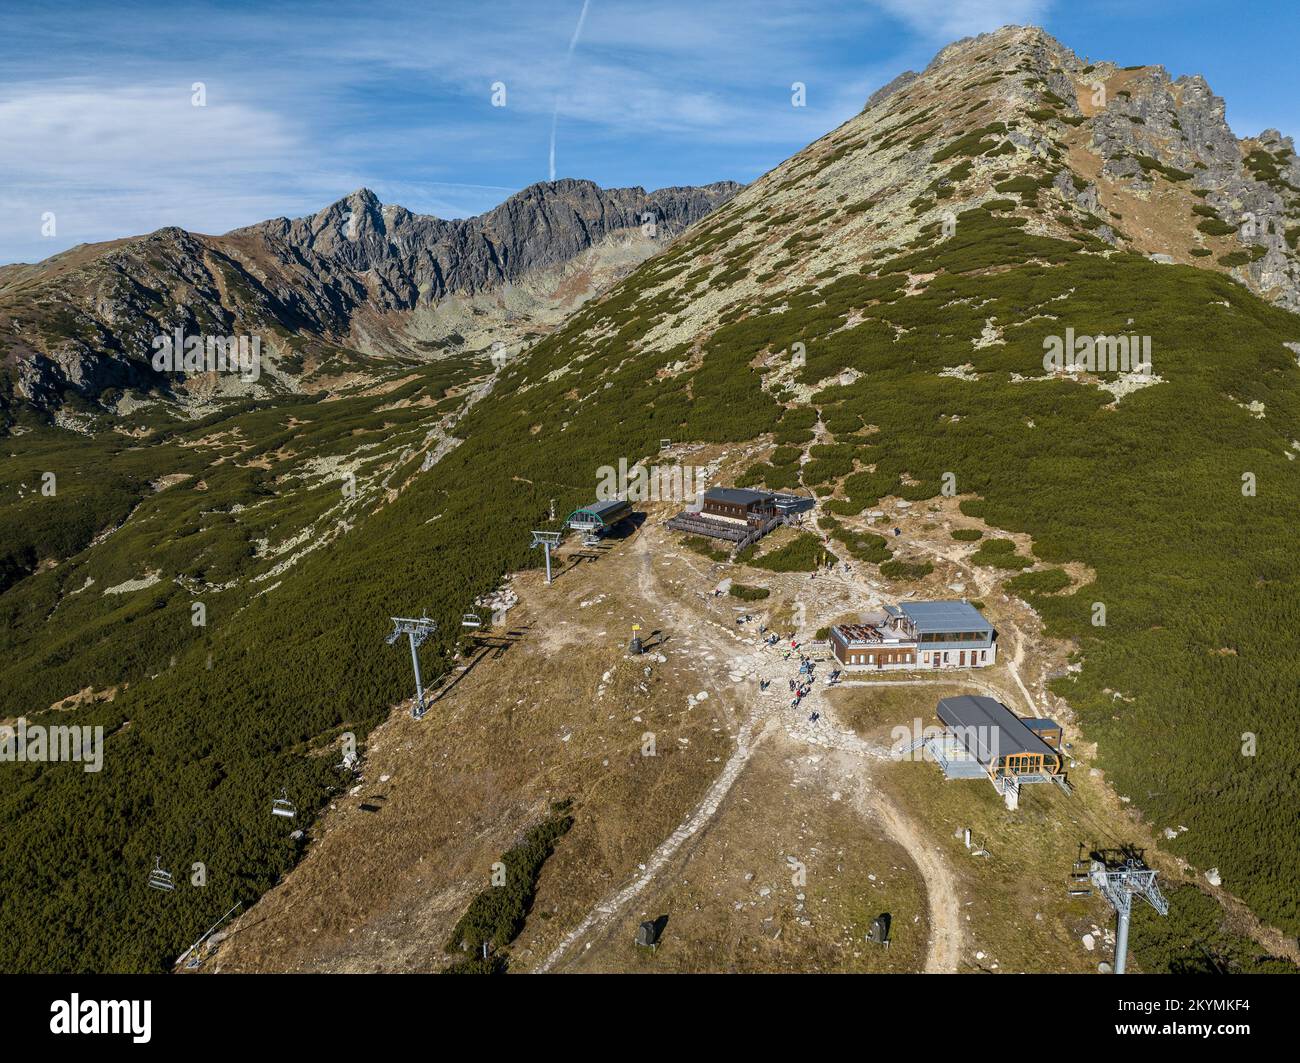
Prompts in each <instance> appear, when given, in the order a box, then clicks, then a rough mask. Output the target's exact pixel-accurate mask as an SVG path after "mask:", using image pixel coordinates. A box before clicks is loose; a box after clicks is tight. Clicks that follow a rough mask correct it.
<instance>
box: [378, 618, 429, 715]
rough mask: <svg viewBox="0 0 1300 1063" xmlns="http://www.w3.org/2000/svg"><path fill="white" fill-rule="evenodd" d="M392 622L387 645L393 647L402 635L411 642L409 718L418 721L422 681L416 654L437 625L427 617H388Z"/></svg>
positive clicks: (421, 705) (422, 710)
mask: <svg viewBox="0 0 1300 1063" xmlns="http://www.w3.org/2000/svg"><path fill="white" fill-rule="evenodd" d="M389 619H390V620H392V622H393V630H392V633H391V634H390V635H389V636H388V638H387V640H386V641H387V642H388V645H390V646H391V645H393V643H395V642H396V641H397V640H398V639H400V638H401V637H402V636H403V635H406V636H407V637H408V638H409V639H410V640H411V664H412V666H413V667H414V668H415V704H414V705H413V706H412V707H411V717H412V718H413V719H416V720H418V719H420V717H422V716H423V715H424V711H425V710H424V680H423V679H422V678H421V676H420V655H419V654H418V653H416V650H418V649H419V648H420V647H421V646H422V645H423V644H424V641H425V639H427V638H428V637H429V636H430V635H432V634H433V633H434V632H435V631H437V630H438V625H437V624H436V623H435V622H434V621H432V620H430V619H429V618H428V617H427V616H422V617H419V618H418V619H411V618H408V617H400V616H394V617H389Z"/></svg>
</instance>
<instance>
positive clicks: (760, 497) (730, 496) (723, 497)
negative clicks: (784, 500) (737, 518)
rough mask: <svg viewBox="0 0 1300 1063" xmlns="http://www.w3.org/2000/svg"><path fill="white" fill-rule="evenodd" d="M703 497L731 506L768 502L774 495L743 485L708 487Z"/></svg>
mask: <svg viewBox="0 0 1300 1063" xmlns="http://www.w3.org/2000/svg"><path fill="white" fill-rule="evenodd" d="M704 497H705V498H711V499H713V500H714V501H715V502H728V503H730V504H731V505H733V506H751V505H753V504H754V503H755V502H769V501H771V500H772V499H773V498H774V497H775V496H774V495H773V494H772V492H771V491H751V490H749V489H748V488H745V487H710V488H709V489H708V490H707V491H705V492H704Z"/></svg>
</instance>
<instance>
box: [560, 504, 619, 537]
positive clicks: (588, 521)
mask: <svg viewBox="0 0 1300 1063" xmlns="http://www.w3.org/2000/svg"><path fill="white" fill-rule="evenodd" d="M631 515H632V506H631V504H630V503H629V502H628V501H627V500H626V499H623V498H610V499H607V500H605V501H604V502H593V503H592V504H591V505H589V506H583V507H582V508H581V509H575V510H574V511H573V512H572V513H570V514H569V517H568V520H567V521H566V522H565V523H566V524H568V526H569V527H570V528H574V529H576V530H578V531H592V530H597V529H600V530H603V529H606V528H612V527H613V526H614V525H615V524H617V523H619V521H623V520H627V518H628V517H630V516H631Z"/></svg>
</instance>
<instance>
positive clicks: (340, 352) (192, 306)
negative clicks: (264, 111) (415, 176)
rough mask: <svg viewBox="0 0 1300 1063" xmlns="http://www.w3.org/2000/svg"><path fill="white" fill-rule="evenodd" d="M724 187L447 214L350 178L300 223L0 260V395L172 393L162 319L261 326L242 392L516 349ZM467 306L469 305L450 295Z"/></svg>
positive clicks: (568, 187) (561, 197) (544, 199)
mask: <svg viewBox="0 0 1300 1063" xmlns="http://www.w3.org/2000/svg"><path fill="white" fill-rule="evenodd" d="M739 187H740V186H739V185H736V184H734V183H731V182H719V183H717V184H712V185H708V186H705V187H702V188H663V189H659V190H658V191H656V192H650V193H647V192H646V191H645V190H644V189H641V188H616V189H602V188H600V187H598V186H597V185H596V184H594V183H593V182H591V181H576V180H562V181H552V182H544V183H540V184H535V185H532V186H530V187H528V188H525V189H524V190H523V191H521V192H518V193H516V194H515V195H513V196H511V197H510V198H509V199H507V200H506V201H505V202H504V203H502V204H501V205H500V206H499V207H496V208H495V209H493V210H491V211H488V212H487V213H485V214H482V215H479V216H477V217H472V218H464V219H457V220H452V221H444V220H442V219H440V218H435V217H430V216H427V215H420V214H413V213H411V212H410V211H408V210H406V209H405V208H403V207H399V206H395V205H385V204H383V203H381V202H380V200H379V197H378V196H376V195H375V193H374V192H372V191H370V190H369V189H366V188H362V189H358V190H357V191H356V192H354V193H352V194H351V195H349V196H347V197H345V198H343V199H340V200H339V201H338V202H336V203H333V204H331V205H330V206H328V207H326V208H325V209H324V210H321V211H318V212H317V213H315V214H313V215H311V216H309V217H306V218H299V219H296V220H292V221H291V220H289V219H287V218H279V219H275V220H273V221H266V222H262V223H260V224H258V225H253V226H249V227H247V228H243V229H236V230H234V231H233V232H231V233H228V234H226V235H225V236H216V237H213V236H200V235H197V234H194V233H189V232H186V231H184V230H182V229H177V228H165V229H160V230H158V231H157V232H155V233H152V234H150V235H148V236H144V237H139V238H135V239H130V240H116V241H112V242H110V243H107V244H96V245H86V246H82V247H78V248H74V249H73V250H71V251H67V252H64V253H63V254H61V255H56V256H54V257H53V258H51V259H49V260H47V261H46V262H43V263H39V264H37V265H33V266H12V267H9V268H8V269H7V270H6V271H5V272H4V273H3V274H0V350H4V351H6V355H5V359H4V362H5V366H6V370H5V376H4V381H5V382H4V383H3V390H0V402H4V403H7V404H10V405H12V404H14V403H29V404H31V405H34V406H37V407H41V408H57V407H58V406H60V405H62V403H63V402H64V401H65V399H67V398H68V397H69V396H74V397H76V398H77V399H78V401H79V402H83V403H84V402H85V401H90V402H92V403H93V402H98V401H100V399H101V397H102V396H104V393H105V392H106V391H107V392H109V395H108V396H107V401H108V405H109V406H112V404H113V403H115V402H116V401H118V399H119V398H120V397H121V396H122V395H124V394H126V393H130V392H134V393H135V396H136V398H135V399H134V400H133V401H132V402H131V404H132V405H134V404H135V402H138V401H139V400H140V399H142V398H144V397H145V396H146V395H147V394H148V393H149V392H150V391H156V392H160V393H163V394H172V395H174V396H176V397H180V398H185V397H186V395H187V391H186V389H187V388H188V387H189V386H191V385H192V384H193V383H194V382H192V381H191V382H189V383H187V382H184V381H182V382H181V383H180V385H179V389H178V390H173V389H174V388H175V387H176V382H175V381H174V380H171V379H166V378H163V377H160V376H159V375H158V374H156V373H154V372H152V371H151V369H150V365H149V355H150V353H151V348H150V343H151V340H152V338H153V337H155V336H158V335H167V334H170V333H171V332H172V330H173V329H175V328H182V329H183V330H185V332H187V333H191V334H199V333H203V334H218V335H226V334H231V333H255V334H261V335H262V337H263V349H264V352H265V353H266V354H267V355H269V358H268V359H267V366H266V368H267V369H268V370H269V373H268V375H267V376H265V377H264V378H263V379H262V382H261V384H260V386H258V387H254V388H251V390H252V391H253V392H254V393H266V392H267V391H268V390H269V391H271V392H274V391H276V390H280V391H297V390H304V389H305V388H308V387H310V386H311V385H310V384H308V383H307V382H306V381H305V380H304V374H305V375H306V376H307V377H310V375H311V374H312V373H313V371H316V370H322V369H323V370H324V372H325V375H326V376H328V374H329V372H331V371H337V369H338V366H339V363H340V362H343V363H347V364H352V365H355V364H357V361H358V356H368V355H377V354H378V355H397V356H408V357H409V356H427V354H428V353H429V352H431V351H433V352H436V351H438V350H445V349H449V348H455V347H468V349H471V350H473V349H477V348H482V347H486V346H487V345H488V344H489V342H512V343H517V342H519V341H520V339H521V338H522V337H523V335H524V334H525V331H524V327H525V326H528V327H531V328H532V329H533V334H534V335H537V334H540V332H541V331H544V330H545V329H546V328H547V327H549V326H551V325H553V324H555V323H556V322H558V321H559V320H560V319H561V318H562V317H563V315H564V314H565V313H567V312H569V311H570V310H572V309H573V308H574V307H575V306H577V305H578V304H579V303H580V302H581V301H582V300H583V299H585V298H587V297H588V296H590V295H591V294H592V293H593V292H595V291H598V290H600V289H601V288H602V287H605V286H607V285H608V284H609V283H612V281H613V280H615V279H617V278H618V277H620V276H622V275H623V274H624V273H626V272H627V271H628V269H630V268H631V267H632V266H633V265H635V264H636V263H637V262H639V261H640V260H641V259H643V258H644V257H645V256H646V255H648V254H650V253H652V252H653V251H654V250H656V249H657V248H659V247H661V246H662V245H663V243H664V242H666V241H668V240H670V239H672V238H673V237H674V236H676V235H677V234H678V233H680V232H681V231H682V230H683V229H685V228H686V227H687V226H688V225H690V224H691V223H693V222H695V221H697V220H698V219H699V218H701V217H703V216H704V215H705V214H706V213H708V211H710V210H712V209H713V208H714V207H716V206H718V205H719V204H720V203H724V202H726V200H727V199H728V198H730V197H731V196H732V195H734V194H735V192H736V191H737V189H738V188H739ZM511 286H522V290H520V291H518V292H516V293H515V294H514V296H512V297H511V298H510V299H508V300H507V302H508V304H509V306H508V309H507V310H506V312H505V313H504V314H503V313H502V312H501V310H498V309H493V304H494V303H496V302H497V300H498V296H499V295H500V293H502V292H503V291H504V290H505V289H506V288H508V287H511ZM449 300H451V301H453V304H454V305H450V306H448V305H445V304H447V303H448V301H449ZM475 300H478V301H479V302H480V303H482V304H483V305H480V306H478V307H477V309H478V310H479V311H481V312H480V313H477V314H472V315H471V314H470V313H469V312H468V310H466V309H465V307H464V303H465V302H466V301H469V302H473V301H475ZM457 301H458V302H457ZM199 383H203V382H199ZM208 383H211V382H208ZM219 383H220V384H221V385H222V386H223V387H224V388H225V389H226V390H227V391H233V392H236V393H238V392H239V391H241V390H243V391H249V390H250V387H249V385H247V384H246V383H244V384H241V383H240V382H238V381H235V380H225V381H220V382H219ZM200 394H202V395H206V394H207V391H206V390H202V391H201V392H200Z"/></svg>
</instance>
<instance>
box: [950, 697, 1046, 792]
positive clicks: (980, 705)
mask: <svg viewBox="0 0 1300 1063" xmlns="http://www.w3.org/2000/svg"><path fill="white" fill-rule="evenodd" d="M938 716H939V720H940V721H941V722H942V723H943V725H944V726H945V727H946V728H947V729H948V732H949V733H950V734H951V735H953V736H954V737H956V739H957V740H958V741H959V742H960V743H961V745H962V746H964V747H965V749H966V751H967V752H968V753H969V754H970V756H971V757H973V758H974V759H975V760H976V761H977V762H978V763H979V765H980V766H981V767H982V768H983V769H984V771H985V772H986V773H987V774H988V776H989V778H991V779H995V780H996V779H997V778H999V777H1003V776H1017V777H1018V776H1044V777H1050V776H1052V775H1056V774H1058V773H1059V772H1060V770H1061V755H1060V754H1059V753H1058V752H1057V751H1056V750H1055V749H1053V748H1052V747H1051V746H1049V745H1048V744H1047V743H1046V742H1044V741H1043V740H1042V739H1041V738H1040V737H1039V736H1038V735H1037V734H1036V733H1035V730H1034V729H1032V728H1030V727H1029V726H1028V724H1026V722H1025V721H1024V720H1022V719H1020V717H1018V716H1017V715H1016V714H1015V713H1013V712H1012V711H1011V710H1010V709H1008V708H1007V707H1006V706H1005V705H1003V704H1002V702H1000V701H995V700H994V699H993V698H985V697H978V696H974V695H971V694H963V695H961V696H960V697H955V698H944V699H943V700H942V701H940V702H939V708H938ZM1034 722H1035V723H1036V724H1039V725H1040V726H1042V724H1043V723H1045V722H1048V721H1037V720H1036V721H1034ZM1053 726H1054V725H1053Z"/></svg>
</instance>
